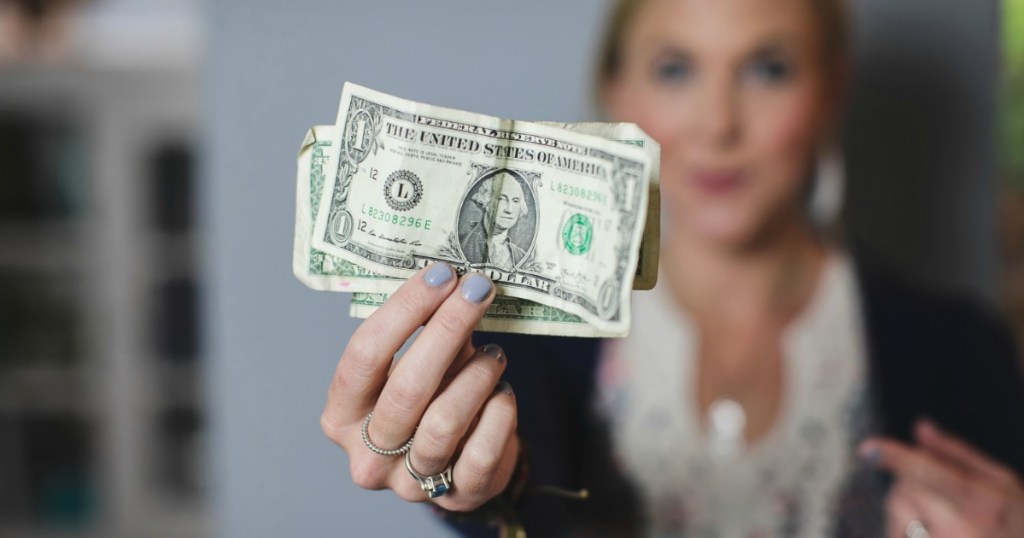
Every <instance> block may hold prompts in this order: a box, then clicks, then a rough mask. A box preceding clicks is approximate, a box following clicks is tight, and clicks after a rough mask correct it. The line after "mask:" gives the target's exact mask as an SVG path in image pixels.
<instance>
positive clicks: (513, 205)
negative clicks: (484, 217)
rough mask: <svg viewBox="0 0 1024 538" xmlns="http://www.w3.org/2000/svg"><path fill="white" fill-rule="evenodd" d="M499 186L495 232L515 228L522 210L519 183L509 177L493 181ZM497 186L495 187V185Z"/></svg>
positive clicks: (521, 191) (521, 194)
mask: <svg viewBox="0 0 1024 538" xmlns="http://www.w3.org/2000/svg"><path fill="white" fill-rule="evenodd" d="M494 181H495V182H496V183H499V182H500V184H501V192H500V193H498V207H497V208H496V210H495V214H494V227H495V229H496V230H497V231H499V232H500V231H502V230H507V229H509V228H511V227H513V226H515V224H516V222H517V221H518V220H519V215H521V214H522V210H523V203H524V200H523V189H522V187H520V186H519V182H518V181H516V180H514V179H512V178H511V177H508V176H504V177H498V178H495V180H494ZM495 186H497V185H495Z"/></svg>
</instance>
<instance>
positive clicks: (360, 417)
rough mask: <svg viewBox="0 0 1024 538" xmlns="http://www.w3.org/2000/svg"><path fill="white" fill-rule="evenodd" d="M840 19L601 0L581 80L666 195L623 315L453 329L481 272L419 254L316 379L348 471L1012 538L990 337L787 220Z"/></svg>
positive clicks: (637, 517)
mask: <svg viewBox="0 0 1024 538" xmlns="http://www.w3.org/2000/svg"><path fill="white" fill-rule="evenodd" d="M845 20H846V17H845V13H844V11H843V7H842V5H841V1H840V0H773V1H766V0H727V1H714V2H712V1H699V0H623V1H620V2H618V3H617V7H616V9H615V11H614V13H613V17H612V24H611V25H610V29H609V32H608V36H607V42H606V46H605V48H604V50H603V54H602V56H601V64H600V80H599V90H600V91H599V93H600V96H601V99H602V102H603V104H604V105H605V107H606V109H607V111H608V113H609V115H610V116H611V117H613V118H614V119H615V120H619V121H632V122H635V123H637V124H639V125H640V127H642V128H643V129H644V130H645V131H646V132H647V133H649V134H650V135H651V136H653V137H654V138H655V139H657V140H658V141H659V142H660V143H661V147H662V164H661V173H662V183H661V186H662V200H663V212H664V213H665V214H666V220H665V229H664V232H663V236H664V242H663V246H662V261H661V264H662V265H661V273H660V279H659V286H658V288H656V290H654V291H652V292H649V293H640V294H637V297H636V304H635V309H634V310H635V314H634V319H635V322H634V327H633V334H631V336H630V337H629V338H627V339H625V340H622V341H615V342H607V343H602V342H596V341H590V340H579V339H556V338H524V337H511V336H500V335H489V334H484V335H480V338H487V339H489V340H490V341H494V342H497V343H499V344H500V347H499V346H498V345H494V344H489V345H485V346H482V347H480V348H474V347H473V344H472V343H471V340H470V334H471V331H472V327H474V326H475V324H476V322H477V321H478V320H479V319H480V316H481V315H482V314H483V312H484V310H485V309H486V307H487V305H488V304H489V302H490V301H491V299H492V298H493V286H492V285H491V283H490V282H488V281H487V280H486V278H484V277H483V276H481V275H477V274H470V275H466V276H464V277H462V278H461V279H456V278H455V275H454V273H453V272H452V270H451V268H449V267H447V266H444V265H435V266H432V267H429V268H427V269H425V270H424V271H423V272H422V273H421V274H419V275H417V276H416V277H413V278H412V279H410V281H409V282H408V283H407V284H406V285H405V286H403V288H402V289H401V290H399V291H398V292H397V293H395V295H394V296H393V297H392V298H391V299H390V300H389V301H388V302H387V303H386V304H385V305H384V306H383V307H382V308H381V309H380V311H378V312H377V313H376V314H375V315H374V316H373V317H371V318H370V319H368V320H367V321H366V322H364V323H363V324H362V326H360V328H359V329H358V330H357V331H356V333H355V334H354V335H353V337H352V339H351V340H350V341H349V344H348V347H347V348H346V350H345V353H344V355H343V356H342V360H341V361H340V362H339V365H338V370H337V374H336V376H335V378H334V381H333V383H332V385H331V389H330V393H329V396H328V402H327V406H326V408H325V411H324V415H323V418H322V423H323V427H324V430H325V431H326V433H327V434H328V436H329V437H330V438H331V439H333V440H334V441H335V442H337V443H338V444H339V445H341V446H342V448H344V449H345V450H346V452H347V453H348V454H349V458H350V459H349V461H350V470H351V473H352V477H353V480H354V481H355V482H356V483H357V484H359V485H360V486H362V487H365V488H371V489H382V488H388V489H392V490H393V491H394V492H395V493H396V494H397V495H399V496H400V497H402V498H404V499H407V500H410V501H424V500H426V499H427V494H429V495H430V496H431V497H432V498H433V502H434V503H435V504H436V506H438V507H440V508H441V509H443V510H445V511H446V513H447V514H448V517H450V518H451V519H453V520H459V521H463V520H465V521H471V520H473V519H480V518H483V519H488V518H489V519H492V520H493V519H500V520H505V521H509V520H510V519H514V518H518V520H519V521H520V522H521V523H523V524H524V526H525V528H526V530H527V531H528V532H530V533H532V535H536V536H552V535H599V536H609V535H633V534H639V533H647V534H652V535H689V536H729V537H731V536H828V535H841V536H879V535H882V534H883V533H884V534H885V535H886V536H915V537H917V536H929V535H930V536H933V537H943V536H950V537H953V536H955V537H965V536H985V537H990V536H991V537H994V536H1024V489H1022V487H1021V485H1020V481H1019V479H1018V476H1019V473H1021V471H1022V470H1024V433H1022V428H1021V425H1024V396H1022V389H1021V381H1020V374H1019V371H1018V369H1017V366H1016V363H1015V360H1014V351H1013V347H1012V345H1011V343H1010V342H1011V341H1010V339H1009V337H1008V336H1007V334H1006V333H1005V331H1004V330H1003V329H1002V327H1001V326H1000V325H999V324H998V323H997V321H996V320H995V319H994V318H993V317H991V316H989V315H988V314H987V313H986V312H984V311H982V310H980V309H977V308H975V307H973V306H971V305H970V304H967V303H961V302H956V301H951V300H946V299H942V298H935V297H930V296H927V295H922V294H919V293H917V292H915V291H913V290H912V289H911V288H908V287H907V286H904V285H902V284H899V283H896V282H893V281H891V280H889V279H886V278H885V277H884V276H880V274H879V273H878V272H877V271H875V270H873V269H871V266H870V265H869V264H867V262H866V261H865V260H863V259H862V258H857V261H856V263H854V262H853V261H852V259H851V258H850V257H849V256H848V255H847V254H846V253H844V252H843V251H842V250H841V249H840V248H839V247H838V246H836V245H831V244H828V243H827V242H825V241H823V240H822V239H821V237H820V236H819V234H818V233H816V231H815V228H814V226H813V225H812V224H811V222H810V220H809V219H808V217H807V213H808V212H807V210H806V206H807V203H806V199H807V196H806V192H807V191H808V190H809V187H810V185H809V181H808V179H807V178H808V177H809V176H811V170H812V168H813V163H814V161H815V155H816V154H817V153H818V152H820V151H821V150H822V148H825V147H827V146H828V145H829V144H830V142H831V141H832V139H833V136H834V133H835V131H836V128H837V123H838V121H837V118H838V111H839V108H840V105H841V99H842V94H843V90H844V87H845V80H844V78H845V75H846V72H847V65H848V64H847V60H846V57H847V55H846V53H847V51H846V45H845V40H844V37H845ZM423 323H426V325H425V327H424V329H423V331H422V333H421V334H420V335H419V336H418V337H417V338H416V339H415V341H414V342H413V343H412V345H411V347H410V348H409V351H408V352H407V353H406V354H405V355H404V356H403V359H402V360H401V361H399V362H397V363H396V364H395V366H394V367H393V368H392V361H391V358H392V357H393V356H394V354H395V353H397V351H398V349H399V348H400V347H401V345H402V344H403V343H404V342H405V340H406V339H407V338H408V337H409V336H410V335H412V333H413V331H414V330H415V329H416V328H418V327H419V326H420V325H421V324H423ZM506 357H509V358H508V359H507V358H506ZM506 367H507V368H506ZM502 377H503V378H504V379H505V381H503V382H501V383H498V381H499V379H500V378H502ZM496 383H497V388H496V389H495V388H494V387H495V384H496ZM512 387H515V395H513V389H512ZM371 412H372V413H371ZM925 417H927V419H925ZM371 419H372V420H371ZM414 432H415V439H414V442H412V443H411V444H410V443H407V440H409V439H410V438H411V437H412V436H413V433H414ZM410 445H411V448H410ZM403 450H408V453H407V454H406V456H405V462H404V463H403V461H402V460H403V457H402V456H401V455H400V454H403V453H404V452H403ZM374 452H376V453H374ZM429 473H437V474H429ZM410 474H412V475H413V476H410ZM413 477H417V478H416V479H414V478H413ZM550 486H557V487H570V488H579V487H583V488H587V489H588V491H589V496H588V497H587V498H585V499H582V498H573V497H574V496H573V495H570V494H565V492H561V490H557V489H552V488H551V487H550ZM425 492H426V493H425ZM559 492H561V493H559ZM551 493H554V494H551ZM577 497H584V496H577ZM460 513H465V514H466V517H461V518H460V517H459V514H460ZM460 525H461V528H463V529H464V530H465V531H466V532H467V533H470V532H474V530H473V529H474V527H472V526H471V525H470V524H468V523H465V524H460ZM476 529H477V530H480V528H476ZM490 532H491V533H492V534H493V530H491V531H490Z"/></svg>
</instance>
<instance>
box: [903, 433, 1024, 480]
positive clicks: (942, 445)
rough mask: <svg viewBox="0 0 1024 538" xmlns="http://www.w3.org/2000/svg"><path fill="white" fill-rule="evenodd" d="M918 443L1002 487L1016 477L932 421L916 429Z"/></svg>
mask: <svg viewBox="0 0 1024 538" xmlns="http://www.w3.org/2000/svg"><path fill="white" fill-rule="evenodd" d="M914 434H915V435H916V436H917V440H918V442H920V443H921V446H923V447H924V448H926V449H929V450H930V451H932V452H933V453H934V454H936V455H938V456H940V457H943V458H946V459H947V460H949V461H951V462H954V463H957V464H959V465H960V466H961V467H962V468H963V469H964V470H966V471H968V472H972V473H974V474H976V475H978V476H980V477H982V478H986V479H988V480H991V481H993V482H995V483H997V484H1000V485H1007V484H1012V483H1014V481H1015V479H1016V478H1015V477H1016V475H1014V474H1013V471H1011V470H1009V469H1008V468H1006V467H1004V466H1003V465H1001V464H999V463H997V462H996V461H995V460H993V459H991V458H990V457H989V456H987V455H985V454H983V453H981V452H980V451H979V450H978V449H976V448H974V447H973V446H971V445H970V444H968V443H967V442H966V441H964V440H963V439H960V438H958V437H955V436H953V435H951V434H949V433H946V432H945V431H943V430H942V429H941V428H939V426H938V425H937V424H936V423H935V422H933V421H931V420H922V421H920V422H918V424H917V426H916V427H915V428H914Z"/></svg>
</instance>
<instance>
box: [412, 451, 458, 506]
mask: <svg viewBox="0 0 1024 538" xmlns="http://www.w3.org/2000/svg"><path fill="white" fill-rule="evenodd" d="M411 454H412V452H406V453H405V468H406V469H407V470H408V471H409V474H411V475H412V477H413V478H415V479H416V481H417V482H419V483H420V489H422V490H423V491H425V492H427V497H429V498H431V499H436V498H438V497H440V496H442V495H444V494H445V493H448V490H450V489H452V464H451V463H448V467H447V468H445V470H444V471H441V472H440V473H437V474H435V475H430V476H423V475H421V474H420V473H418V472H416V469H413V468H412V461H410V459H409V456H410V455H411Z"/></svg>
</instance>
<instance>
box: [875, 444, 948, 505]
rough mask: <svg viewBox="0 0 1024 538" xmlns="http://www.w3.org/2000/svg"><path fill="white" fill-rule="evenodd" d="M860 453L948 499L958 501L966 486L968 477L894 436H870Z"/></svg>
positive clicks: (898, 475)
mask: <svg viewBox="0 0 1024 538" xmlns="http://www.w3.org/2000/svg"><path fill="white" fill-rule="evenodd" d="M858 452H859V453H860V455H861V456H862V457H863V458H864V459H866V460H868V461H869V462H871V463H872V464H874V465H875V466H876V467H879V468H882V469H886V470H889V471H891V472H892V473H893V474H895V475H896V476H897V477H899V478H900V479H903V480H908V481H912V482H916V483H918V484H921V485H924V486H926V487H927V488H929V489H931V490H933V491H935V492H936V493H940V494H942V495H944V496H946V497H948V498H949V499H952V500H959V499H960V497H961V495H962V493H963V491H964V488H965V487H966V486H967V480H966V477H965V476H964V474H963V473H962V472H960V471H959V470H958V469H956V468H954V467H953V466H951V465H947V464H945V463H943V462H941V461H939V460H938V459H936V458H935V457H933V456H932V455H931V454H929V453H928V452H927V451H924V450H921V449H917V448H913V447H910V446H907V445H904V444H903V443H900V442H898V441H893V440H891V439H882V438H875V439H869V440H867V441H865V442H864V443H863V444H861V447H860V449H859V450H858Z"/></svg>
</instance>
